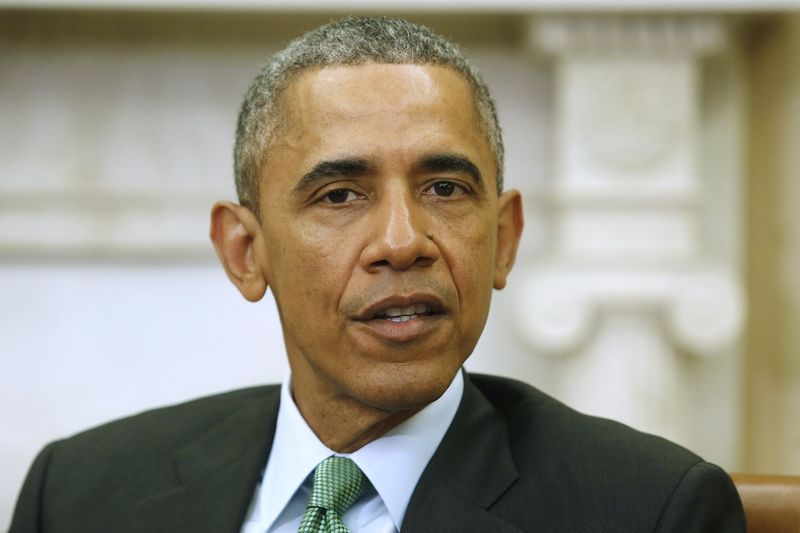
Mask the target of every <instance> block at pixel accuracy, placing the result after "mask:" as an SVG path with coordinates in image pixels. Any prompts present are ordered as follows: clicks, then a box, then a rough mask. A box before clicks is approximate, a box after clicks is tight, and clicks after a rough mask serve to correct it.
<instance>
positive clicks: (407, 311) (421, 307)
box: [380, 304, 430, 318]
mask: <svg viewBox="0 0 800 533" xmlns="http://www.w3.org/2000/svg"><path fill="white" fill-rule="evenodd" d="M429 311H430V308H429V307H428V306H427V304H412V305H409V306H408V307H390V308H389V309H386V310H385V311H383V312H381V313H380V314H381V315H383V316H387V317H390V318H391V317H397V316H404V315H405V316H410V315H421V314H423V313H427V312H429Z"/></svg>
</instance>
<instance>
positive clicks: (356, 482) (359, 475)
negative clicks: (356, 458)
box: [308, 456, 370, 516]
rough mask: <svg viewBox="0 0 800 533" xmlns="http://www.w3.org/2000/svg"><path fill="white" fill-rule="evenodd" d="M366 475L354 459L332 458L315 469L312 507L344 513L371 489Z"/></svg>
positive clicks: (311, 499) (310, 500)
mask: <svg viewBox="0 0 800 533" xmlns="http://www.w3.org/2000/svg"><path fill="white" fill-rule="evenodd" d="M369 486H370V484H369V481H368V480H367V478H366V476H364V473H363V472H362V471H361V469H360V468H358V465H356V464H355V463H354V462H353V460H352V459H348V458H346V457H336V456H331V457H328V458H327V459H325V460H324V461H322V462H321V463H320V464H318V465H317V468H316V469H314V487H313V489H312V490H311V498H310V499H309V502H308V504H309V505H310V506H315V507H322V508H323V509H330V510H333V511H334V512H336V514H338V515H340V516H341V514H342V513H344V512H345V511H346V510H347V509H348V508H349V507H350V506H351V505H353V504H354V503H355V501H356V500H357V499H358V498H359V497H360V496H361V495H362V494H364V492H366V490H367V489H368V488H369Z"/></svg>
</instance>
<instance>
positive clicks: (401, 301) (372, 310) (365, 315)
mask: <svg viewBox="0 0 800 533" xmlns="http://www.w3.org/2000/svg"><path fill="white" fill-rule="evenodd" d="M414 304H425V305H427V306H428V309H430V312H431V315H428V316H436V315H442V314H444V313H445V311H446V307H445V305H444V302H442V300H441V299H440V298H439V297H438V296H436V295H435V294H428V293H415V294H410V295H407V296H402V295H394V296H389V297H387V298H383V299H381V300H378V301H376V302H374V303H372V304H370V305H369V306H367V307H365V308H364V309H362V310H361V311H359V312H358V313H357V314H356V315H355V316H354V317H353V319H354V320H357V321H360V322H367V321H372V320H375V317H376V316H377V314H378V313H379V312H381V311H385V310H386V309H389V308H392V307H408V306H411V305H414ZM420 318H423V317H420Z"/></svg>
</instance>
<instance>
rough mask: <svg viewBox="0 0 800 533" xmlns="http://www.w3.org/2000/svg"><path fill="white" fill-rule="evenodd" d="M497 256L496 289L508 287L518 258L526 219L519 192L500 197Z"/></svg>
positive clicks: (512, 191)
mask: <svg viewBox="0 0 800 533" xmlns="http://www.w3.org/2000/svg"><path fill="white" fill-rule="evenodd" d="M497 211H498V213H497V254H496V255H495V266H494V288H495V289H502V288H504V287H505V286H506V280H507V279H508V274H509V272H511V268H512V267H513V266H514V260H515V259H516V257H517V249H518V248H519V241H520V237H522V228H523V226H524V219H523V215H522V197H521V196H520V194H519V191H517V190H513V189H512V190H509V191H506V192H504V193H503V194H501V195H500V198H499V199H498V205H497Z"/></svg>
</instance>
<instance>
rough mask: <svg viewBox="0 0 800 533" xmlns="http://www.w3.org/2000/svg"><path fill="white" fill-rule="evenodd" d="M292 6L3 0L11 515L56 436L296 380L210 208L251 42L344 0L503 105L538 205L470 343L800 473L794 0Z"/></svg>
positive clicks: (532, 205) (633, 420)
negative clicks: (506, 279)
mask: <svg viewBox="0 0 800 533" xmlns="http://www.w3.org/2000/svg"><path fill="white" fill-rule="evenodd" d="M289 4H290V3H286V2H280V1H279V0H264V1H260V2H257V1H255V0H251V1H247V0H234V1H232V2H227V1H224V0H186V1H181V0H172V1H166V0H152V1H140V2H136V1H133V0H110V1H103V2H101V1H99V0H95V1H92V0H85V1H77V0H60V1H48V2H45V1H31V2H27V3H24V2H9V1H6V0H0V400H1V401H2V404H0V405H2V408H0V469H2V472H3V475H2V479H0V524H7V523H8V521H9V519H10V514H11V510H12V507H13V504H14V501H15V499H16V494H17V491H18V489H19V486H20V484H21V482H22V479H23V477H24V475H25V472H26V470H27V468H28V466H29V464H30V462H31V460H32V459H33V457H34V455H35V453H36V452H37V451H38V450H39V449H40V448H41V447H42V446H43V445H44V444H45V443H46V442H48V441H50V440H53V439H56V438H59V437H63V436H67V435H70V434H72V433H74V432H76V431H79V430H81V429H84V428H86V427H89V426H92V425H96V424H99V423H102V422H104V421H108V420H110V419H113V418H117V417H120V416H123V415H126V414H130V413H134V412H137V411H141V410H144V409H147V408H151V407H153V406H157V405H163V404H167V403H173V402H178V401H182V400H186V399H189V398H193V397H197V396H200V395H205V394H210V393H214V392H218V391H223V390H227V389H231V388H235V387H241V386H247V385H254V384H259V383H265V382H276V381H280V380H281V379H282V378H283V376H284V374H285V372H286V370H287V366H286V363H285V355H284V349H283V344H282V340H281V333H280V327H279V324H278V318H277V313H276V311H275V308H274V302H272V301H271V299H269V298H267V299H265V301H262V302H260V303H258V304H248V303H246V302H245V301H244V300H243V299H242V298H241V297H240V296H239V294H238V292H237V291H236V290H235V288H234V287H233V286H232V285H231V284H230V283H229V282H228V281H227V279H226V277H225V275H224V273H223V271H222V269H221V267H220V266H219V264H218V262H217V260H216V257H215V255H214V253H213V250H212V247H211V245H210V242H209V240H208V237H207V226H208V222H207V221H208V213H209V210H210V207H211V205H212V203H213V202H214V201H215V200H217V199H222V198H226V199H233V198H234V193H233V185H232V171H231V167H232V163H231V161H232V158H231V150H232V143H233V133H234V121H235V116H236V112H237V108H238V105H239V103H240V99H241V97H242V95H243V93H244V91H245V88H246V87H247V85H248V84H249V82H250V80H251V79H252V78H253V77H254V75H255V73H256V72H257V71H258V69H259V66H260V65H261V64H262V63H263V62H264V61H266V59H267V58H268V57H269V55H270V54H271V53H272V52H274V51H276V50H278V49H279V48H281V47H282V46H283V45H285V44H286V43H287V42H288V40H290V39H292V38H293V37H295V36H297V35H299V34H301V33H302V32H303V31H305V30H308V29H311V28H313V27H315V26H317V25H319V24H322V23H324V22H326V21H328V20H330V19H332V18H335V17H338V16H341V15H345V14H366V13H369V14H372V13H383V14H393V15H402V16H405V17H407V18H409V19H411V20H414V21H418V22H422V23H424V24H427V25H429V26H431V27H432V28H434V29H435V30H437V31H438V32H440V33H442V34H444V35H446V36H449V37H451V38H452V39H454V40H455V41H456V42H458V43H460V44H461V45H462V46H463V47H464V48H465V49H466V51H467V54H468V55H469V56H470V57H471V58H472V59H473V60H474V61H475V63H476V64H477V65H478V66H479V68H480V69H481V70H482V71H483V73H484V75H485V77H486V79H487V81H488V83H489V85H490V86H491V88H492V90H493V92H494V96H495V98H496V100H497V104H498V108H499V114H500V120H501V123H502V126H503V129H504V132H505V140H506V147H507V148H506V149H507V159H506V176H507V177H506V180H507V184H508V186H509V187H514V188H518V189H519V190H520V191H522V194H523V197H524V202H525V206H526V223H527V225H526V232H525V237H524V241H523V247H522V251H521V256H520V258H519V260H518V263H517V267H516V269H515V271H514V272H513V274H512V276H511V279H510V284H509V288H508V289H507V290H505V291H502V292H499V293H497V294H496V296H495V300H494V303H493V308H492V313H491V316H490V319H489V323H488V325H487V329H486V332H485V334H484V336H483V338H482V340H481V342H480V344H479V345H478V348H477V349H476V352H475V353H474V354H473V356H472V358H471V359H470V360H469V361H468V364H467V367H468V368H469V369H471V370H473V371H479V372H488V373H493V374H502V375H508V376H512V377H516V378H518V379H522V380H525V381H527V382H530V383H532V384H534V385H535V386H537V387H539V388H541V389H543V390H544V391H546V392H548V393H550V394H552V395H554V396H556V397H557V398H559V399H561V400H562V401H564V402H566V403H567V404H569V405H572V406H574V407H576V408H578V409H580V410H583V411H586V412H590V413H595V414H599V415H603V416H607V417H611V418H615V419H618V420H621V421H623V422H625V423H627V424H630V425H632V426H634V427H637V428H640V429H643V430H645V431H650V432H654V433H658V434H661V435H664V436H666V437H668V438H671V439H673V440H676V441H678V442H680V443H681V444H683V445H685V446H687V447H689V448H691V449H693V450H695V451H697V452H698V453H700V454H701V455H703V456H704V457H705V458H706V459H708V460H711V461H714V462H717V463H719V464H720V465H722V466H723V467H725V468H726V469H728V470H731V471H747V472H765V473H784V474H800V423H798V421H800V61H798V57H800V5H798V3H796V2H788V1H785V2H775V1H773V2H769V1H768V2H759V1H756V0H751V1H744V0H740V1H735V0H729V1H710V0H699V1H695V2H688V1H679V0H673V1H659V0H656V1H647V2H645V1H634V0H601V1H597V2H591V1H589V0H583V1H577V0H568V1H560V2H556V1H547V0H528V1H523V0H495V1H491V2H490V1H487V0H461V1H458V0H452V1H448V0H426V1H424V2H423V1H421V0H406V1H404V2H396V1H389V2H381V3H380V4H379V5H380V6H381V7H380V9H377V8H376V5H378V4H377V3H374V2H359V1H355V0H350V1H324V2H322V1H320V2H312V1H309V0H302V1H296V2H292V3H291V7H287V6H289ZM310 327H313V325H311V326H310ZM155 437H157V436H155Z"/></svg>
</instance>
